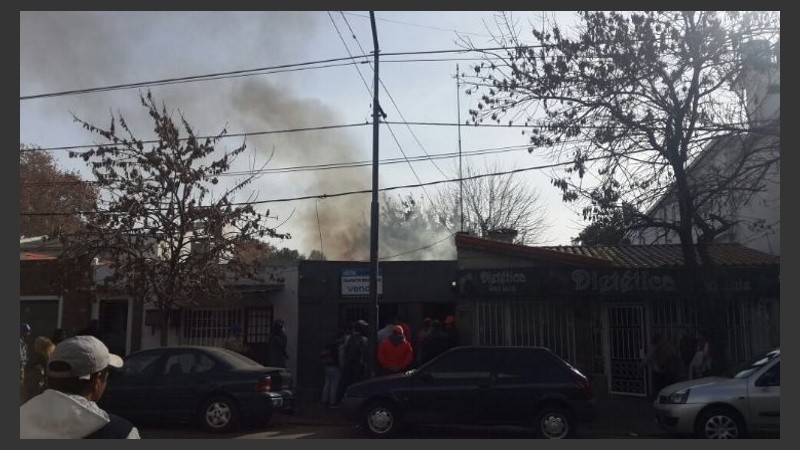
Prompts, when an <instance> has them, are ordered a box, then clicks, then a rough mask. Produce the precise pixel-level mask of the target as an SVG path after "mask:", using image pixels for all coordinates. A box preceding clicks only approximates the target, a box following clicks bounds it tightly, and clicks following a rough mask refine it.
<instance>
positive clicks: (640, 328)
mask: <svg viewBox="0 0 800 450" xmlns="http://www.w3.org/2000/svg"><path fill="white" fill-rule="evenodd" d="M608 331H609V337H610V339H609V340H610V348H609V351H610V355H609V356H610V358H609V365H610V371H609V372H610V375H611V376H610V377H609V379H608V384H609V386H608V391H609V392H611V393H612V394H625V395H635V396H641V397H644V396H645V395H647V371H646V369H645V368H644V367H641V364H640V362H641V360H642V357H643V356H644V354H645V352H646V351H647V342H646V339H645V310H644V306H642V305H626V304H616V305H609V306H608Z"/></svg>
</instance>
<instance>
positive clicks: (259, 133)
mask: <svg viewBox="0 0 800 450" xmlns="http://www.w3.org/2000/svg"><path fill="white" fill-rule="evenodd" d="M367 125H371V124H370V122H362V123H346V124H339V125H320V126H316V127H305V128H289V129H285V130H266V131H250V132H246V133H231V134H225V135H223V136H217V135H213V136H212V135H208V136H195V139H213V138H216V137H219V138H221V139H226V138H235V137H248V136H263V135H268V134H281V133H299V132H304V131H320V130H335V129H338V128H353V127H363V126H367ZM188 139H189V138H180V139H178V140H179V141H186V140H188ZM141 142H142V144H156V143H158V142H159V141H158V140H155V139H151V140H147V141H141ZM115 145H117V144H80V145H68V146H61V147H26V148H21V149H19V151H21V152H35V151H57V150H79V149H82V148H95V147H113V146H115Z"/></svg>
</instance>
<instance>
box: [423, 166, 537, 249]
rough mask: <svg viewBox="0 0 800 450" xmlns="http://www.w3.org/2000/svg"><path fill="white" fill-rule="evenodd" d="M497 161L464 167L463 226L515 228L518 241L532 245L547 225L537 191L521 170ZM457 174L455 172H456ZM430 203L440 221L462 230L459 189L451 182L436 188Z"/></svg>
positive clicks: (483, 231)
mask: <svg viewBox="0 0 800 450" xmlns="http://www.w3.org/2000/svg"><path fill="white" fill-rule="evenodd" d="M501 172H504V171H503V170H502V169H501V167H500V165H499V164H498V163H494V164H487V165H485V166H484V168H483V170H482V171H480V170H478V169H476V168H475V167H474V166H471V165H467V166H465V167H464V170H463V178H464V181H463V190H464V194H463V204H464V230H463V231H468V232H470V233H472V234H475V235H478V236H487V235H488V234H489V232H491V231H493V230H499V229H512V230H515V231H517V237H516V241H515V242H517V243H519V244H525V245H534V244H541V243H543V241H544V233H545V232H546V231H547V229H548V227H549V223H548V219H547V213H546V210H545V207H544V204H543V203H542V200H541V199H540V197H539V191H538V190H536V189H534V188H533V187H531V185H530V183H529V182H528V180H526V179H525V178H524V177H523V176H521V175H520V174H513V173H506V174H501V175H491V176H486V175H489V174H496V173H501ZM456 176H457V175H456ZM433 197H434V200H433V203H434V204H435V205H437V206H436V207H435V208H434V209H433V211H434V212H435V214H436V216H437V219H438V221H439V223H440V224H442V225H444V226H445V227H447V229H448V230H450V231H451V232H455V231H460V230H461V211H460V205H461V190H460V186H459V185H458V183H450V184H447V185H445V186H443V187H441V188H440V189H439V190H437V191H436V192H435V194H434V195H433Z"/></svg>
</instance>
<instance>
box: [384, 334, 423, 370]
mask: <svg viewBox="0 0 800 450" xmlns="http://www.w3.org/2000/svg"><path fill="white" fill-rule="evenodd" d="M413 360H414V350H412V348H411V344H410V343H409V342H408V340H406V339H405V337H404V336H403V327H401V326H400V325H396V326H395V327H394V331H393V332H392V335H391V336H389V338H388V339H386V340H385V341H383V343H381V346H380V348H379V349H378V362H379V363H380V365H381V370H382V373H383V374H388V373H397V372H404V371H406V370H408V368H409V367H410V366H411V361H413Z"/></svg>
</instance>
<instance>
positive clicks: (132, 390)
mask: <svg viewBox="0 0 800 450" xmlns="http://www.w3.org/2000/svg"><path fill="white" fill-rule="evenodd" d="M163 354H164V352H163V351H161V350H150V351H144V352H139V353H134V354H132V355H130V356H128V357H127V358H125V361H124V363H123V366H122V367H121V368H120V369H116V370H113V371H112V372H111V374H110V376H109V381H108V386H107V387H106V391H105V392H104V393H103V396H102V398H101V399H100V402H99V403H100V407H102V408H103V409H105V410H107V411H108V412H111V413H114V414H118V415H120V416H122V417H125V418H127V419H128V420H136V419H138V418H149V417H150V415H151V414H152V408H153V404H152V396H151V392H152V383H153V376H154V375H155V371H156V370H157V367H158V362H159V360H160V358H161V357H162V356H163Z"/></svg>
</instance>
